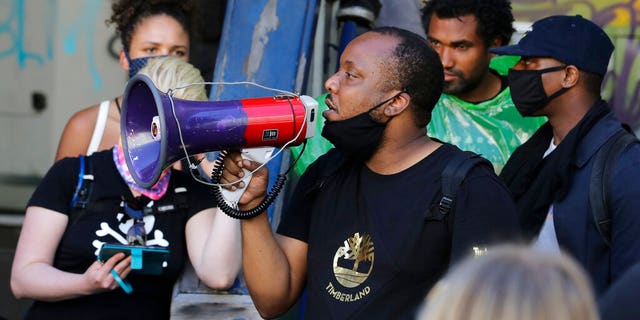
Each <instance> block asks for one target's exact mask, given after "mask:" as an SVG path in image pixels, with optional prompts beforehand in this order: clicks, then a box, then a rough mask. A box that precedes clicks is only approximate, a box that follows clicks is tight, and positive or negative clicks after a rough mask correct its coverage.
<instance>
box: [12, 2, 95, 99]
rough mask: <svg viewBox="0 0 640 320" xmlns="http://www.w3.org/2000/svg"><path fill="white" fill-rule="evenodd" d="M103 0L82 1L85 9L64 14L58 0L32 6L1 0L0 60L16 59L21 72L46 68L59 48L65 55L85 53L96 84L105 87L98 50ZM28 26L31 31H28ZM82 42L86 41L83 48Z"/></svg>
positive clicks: (81, 4)
mask: <svg viewBox="0 0 640 320" xmlns="http://www.w3.org/2000/svg"><path fill="white" fill-rule="evenodd" d="M101 1H102V0H84V1H82V2H78V6H79V8H80V6H81V9H79V10H78V11H77V12H75V13H70V12H65V15H64V16H60V15H58V9H59V5H58V1H57V0H42V1H41V2H42V5H33V4H31V6H29V7H27V6H26V4H27V1H26V0H0V60H5V59H12V60H15V62H16V64H17V66H18V68H19V70H20V71H28V68H30V67H34V66H36V67H42V66H44V65H45V64H46V63H49V62H52V61H53V60H54V59H55V57H56V52H55V48H56V47H57V48H62V50H63V53H64V54H65V55H69V56H74V55H83V56H84V58H85V59H86V63H87V67H88V70H89V73H90V75H89V76H90V78H91V80H92V83H93V87H94V88H95V89H98V90H99V89H101V88H102V77H101V76H100V73H99V72H98V68H97V65H96V59H95V52H94V47H95V40H94V38H95V33H96V29H95V28H96V25H99V24H96V21H97V19H98V14H99V13H100V10H101V9H102V8H101V6H102V3H101ZM35 10H38V12H35ZM38 18H42V20H40V21H39V19H38ZM34 21H38V22H37V23H34ZM27 27H28V28H29V32H26V31H27V30H26V28H27ZM55 30H61V34H60V35H56V34H55V33H54V31H55ZM30 33H34V34H37V35H38V37H37V39H35V37H32V38H29V34H30ZM40 35H43V36H40ZM56 41H59V43H56ZM34 42H41V43H34ZM79 43H83V45H82V46H83V47H82V46H81V45H80V44H79ZM56 45H57V46H56ZM34 48H39V49H34ZM85 59H83V61H84V60H85ZM79 60H80V59H79Z"/></svg>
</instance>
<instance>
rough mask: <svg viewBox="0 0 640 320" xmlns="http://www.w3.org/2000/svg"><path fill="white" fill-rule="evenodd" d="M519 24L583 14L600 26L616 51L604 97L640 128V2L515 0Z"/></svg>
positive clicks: (624, 118)
mask: <svg viewBox="0 0 640 320" xmlns="http://www.w3.org/2000/svg"><path fill="white" fill-rule="evenodd" d="M512 4H513V13H514V16H515V18H516V20H518V21H535V20H538V19H540V18H543V17H546V16H550V15H554V14H567V15H574V14H580V15H582V16H583V17H585V18H588V19H590V20H591V21H593V22H595V23H596V24H597V25H599V26H601V27H602V28H603V29H605V31H606V32H607V33H608V34H609V36H610V37H611V38H612V40H613V42H614V44H615V46H616V49H615V51H614V53H613V59H612V61H613V63H612V65H611V66H610V68H609V71H608V72H607V74H606V76H605V80H604V97H605V98H606V99H607V100H608V101H609V102H610V104H611V106H612V108H613V109H614V110H615V113H616V114H617V116H618V117H619V118H620V119H621V120H622V121H623V122H625V123H628V124H629V125H631V127H632V128H634V129H636V130H637V129H639V128H640V33H639V32H640V0H631V1H629V0H582V1H580V0H578V1H575V0H512Z"/></svg>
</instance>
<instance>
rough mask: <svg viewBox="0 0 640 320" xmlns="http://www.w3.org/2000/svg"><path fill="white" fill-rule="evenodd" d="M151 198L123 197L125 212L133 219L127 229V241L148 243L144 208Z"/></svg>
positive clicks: (136, 243) (132, 243)
mask: <svg viewBox="0 0 640 320" xmlns="http://www.w3.org/2000/svg"><path fill="white" fill-rule="evenodd" d="M149 201H151V199H149V198H147V197H145V196H139V197H135V198H133V199H123V202H124V212H125V213H126V214H127V215H128V216H129V217H130V218H131V219H133V224H132V225H131V227H130V228H129V230H128V231H127V242H128V243H129V245H141V246H144V245H146V244H147V231H146V230H145V229H144V220H143V219H144V216H145V213H144V211H145V210H144V209H145V206H146V205H147V204H148V203H149Z"/></svg>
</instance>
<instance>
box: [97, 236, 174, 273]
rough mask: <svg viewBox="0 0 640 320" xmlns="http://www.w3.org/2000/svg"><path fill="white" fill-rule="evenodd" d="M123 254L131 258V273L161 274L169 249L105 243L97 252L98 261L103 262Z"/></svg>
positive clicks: (167, 258)
mask: <svg viewBox="0 0 640 320" xmlns="http://www.w3.org/2000/svg"><path fill="white" fill-rule="evenodd" d="M118 252H123V253H124V254H125V255H126V256H131V272H132V273H137V274H154V275H157V274H161V273H162V272H163V271H164V268H165V267H166V265H167V262H168V260H169V249H167V248H164V247H159V246H131V245H124V244H119V243H115V244H114V243H105V244H104V245H102V248H100V252H98V260H100V261H102V262H104V261H107V260H109V258H111V257H112V256H113V255H114V254H116V253H118Z"/></svg>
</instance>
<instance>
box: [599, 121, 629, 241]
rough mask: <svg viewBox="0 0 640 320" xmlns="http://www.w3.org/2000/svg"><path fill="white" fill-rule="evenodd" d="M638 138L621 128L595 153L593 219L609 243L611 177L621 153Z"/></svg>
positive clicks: (603, 237)
mask: <svg viewBox="0 0 640 320" xmlns="http://www.w3.org/2000/svg"><path fill="white" fill-rule="evenodd" d="M638 142H639V141H638V139H637V138H636V137H635V136H634V135H633V134H632V133H630V132H628V131H627V130H625V129H620V130H619V131H618V132H616V133H615V134H614V135H613V136H611V137H610V138H609V139H608V140H607V141H606V142H605V143H604V144H603V145H602V147H600V149H599V150H598V152H597V153H596V155H595V158H594V162H593V168H592V169H591V177H590V179H589V204H590V205H591V213H592V215H593V221H594V223H595V225H596V228H597V229H598V232H599V233H600V235H601V236H602V239H603V240H604V242H605V243H606V244H607V246H610V245H611V218H612V217H611V212H610V211H609V207H610V206H609V201H610V199H611V178H612V177H613V174H614V168H615V165H616V163H617V162H618V159H619V158H620V155H621V154H622V152H623V151H624V150H626V149H627V147H628V146H629V145H631V144H633V143H638Z"/></svg>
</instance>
